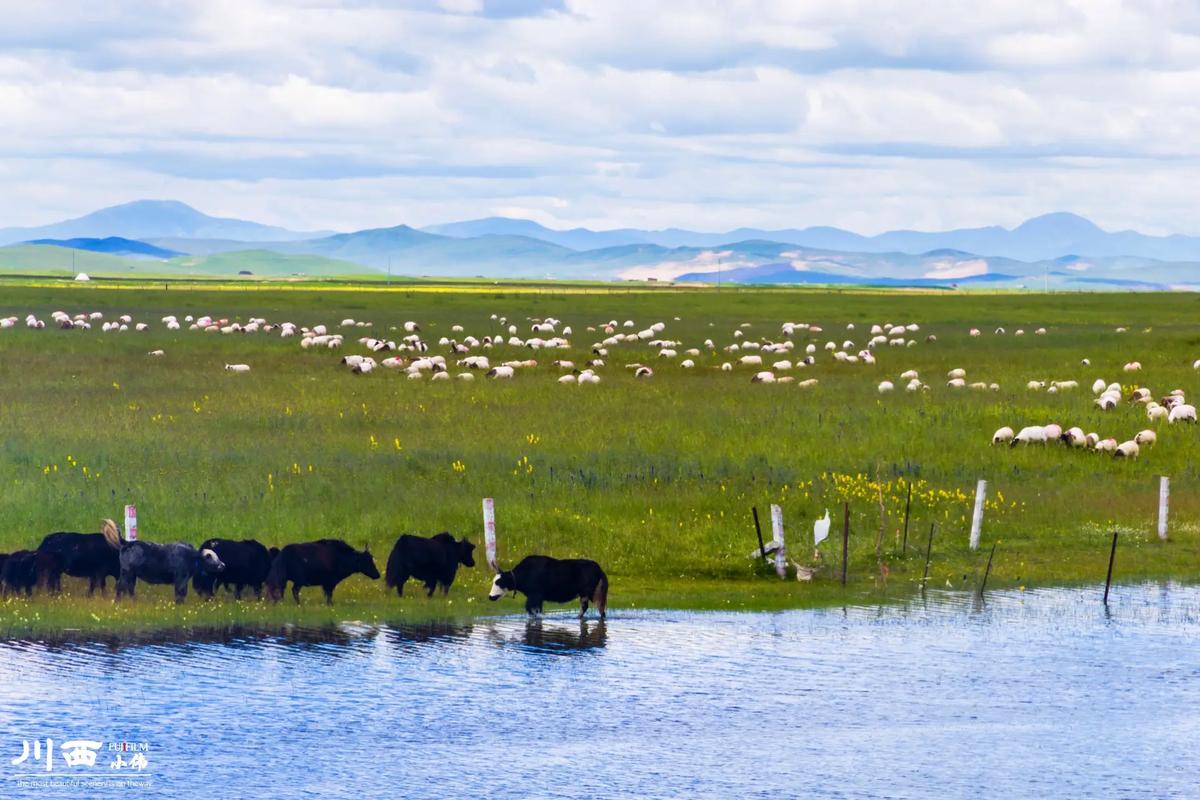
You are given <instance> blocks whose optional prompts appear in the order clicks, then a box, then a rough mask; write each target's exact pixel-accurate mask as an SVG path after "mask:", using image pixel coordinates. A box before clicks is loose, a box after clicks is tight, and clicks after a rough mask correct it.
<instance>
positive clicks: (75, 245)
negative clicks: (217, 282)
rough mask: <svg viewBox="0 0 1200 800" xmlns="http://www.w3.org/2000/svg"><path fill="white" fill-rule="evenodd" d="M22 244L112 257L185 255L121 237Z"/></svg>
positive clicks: (50, 240) (33, 241) (43, 240)
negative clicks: (62, 248) (65, 248)
mask: <svg viewBox="0 0 1200 800" xmlns="http://www.w3.org/2000/svg"><path fill="white" fill-rule="evenodd" d="M22 244H44V245H52V246H54V247H67V248H70V249H72V250H90V251H91V252H93V253H108V254H109V255H114V256H130V257H132V258H157V259H167V258H174V257H175V256H181V255H185V254H184V253H182V252H180V251H178V250H169V249H167V248H165V247H158V246H156V245H153V244H149V243H147V242H139V241H137V240H136V239H125V238H123V237H121V236H109V237H107V238H104V239H33V240H31V241H28V242H23V243H22Z"/></svg>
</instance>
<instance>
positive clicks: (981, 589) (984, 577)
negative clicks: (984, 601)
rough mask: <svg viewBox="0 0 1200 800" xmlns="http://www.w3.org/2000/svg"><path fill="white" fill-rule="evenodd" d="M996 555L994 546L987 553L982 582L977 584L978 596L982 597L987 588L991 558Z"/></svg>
mask: <svg viewBox="0 0 1200 800" xmlns="http://www.w3.org/2000/svg"><path fill="white" fill-rule="evenodd" d="M994 555H996V545H995V544H993V545H992V552H990V553H988V563H987V567H986V568H985V569H984V570H983V582H982V583H980V584H979V596H980V597H983V590H984V589H986V588H987V579H988V575H990V574H992V556H994Z"/></svg>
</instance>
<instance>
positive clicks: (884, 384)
mask: <svg viewBox="0 0 1200 800" xmlns="http://www.w3.org/2000/svg"><path fill="white" fill-rule="evenodd" d="M895 388H896V387H895V386H894V385H893V384H892V382H891V381H880V383H879V393H880V394H883V393H885V392H890V391H892V390H893V389H895Z"/></svg>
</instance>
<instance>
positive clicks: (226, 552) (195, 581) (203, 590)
mask: <svg viewBox="0 0 1200 800" xmlns="http://www.w3.org/2000/svg"><path fill="white" fill-rule="evenodd" d="M200 550H201V551H202V552H203V551H204V550H212V551H213V552H214V553H216V554H217V557H218V558H219V559H221V563H222V564H224V565H225V569H224V570H222V571H221V572H218V573H212V572H207V571H204V570H202V571H200V572H197V573H196V576H195V577H194V578H192V588H194V589H195V590H196V594H198V595H200V596H201V597H212V596H213V592H214V591H215V590H216V588H217V587H218V586H221V585H224V586H225V588H227V589H228V588H229V587H231V586H232V587H233V588H234V593H233V596H234V598H235V599H237V600H241V599H242V589H245V588H246V587H250V588H251V589H253V590H254V594H255V595H257V596H258V598H259V599H260V600H261V599H262V588H263V584H264V583H265V582H266V580H267V573H268V572H269V571H270V569H271V562H272V561H273V560H274V559H275V556H277V555H279V548H277V547H272V548H271V549H269V550H268V549H267V547H266V545H264V544H262V543H261V542H257V541H255V540H254V539H243V540H242V541H240V542H237V541H234V540H233V539H205V540H204V542H203V543H202V544H201V545H200Z"/></svg>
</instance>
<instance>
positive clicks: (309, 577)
mask: <svg viewBox="0 0 1200 800" xmlns="http://www.w3.org/2000/svg"><path fill="white" fill-rule="evenodd" d="M356 572H361V573H362V574H363V575H366V576H367V577H368V578H370V579H371V580H378V579H379V569H378V568H377V567H376V566H375V559H373V558H372V557H371V549H370V548H369V547H367V548H363V549H362V550H355V549H354V548H353V547H351V546H350V545H349V544H347V543H346V542H343V541H342V540H341V539H318V540H317V541H315V542H303V543H301V544H289V545H286V546H285V547H284V548H283V549H282V550H280V551H279V555H277V556H275V560H274V561H273V562H271V570H270V571H269V572H268V573H267V596H268V597H269V598H271V600H272V601H274V602H279V600H280V599H281V598H282V597H283V591H284V589H286V588H287V584H288V581H291V583H292V599H294V600H295V601H296V603H297V604H299V603H300V589H301V587H304V586H320V587H321V588H322V589H323V590H324V591H325V602H326V603H328V604H329V605H333V590H334V589H335V588H336V587H337V585H338V584H339V583H341V582H342V581H344V580H345V579H346V578H348V577H350V576H351V575H353V574H354V573H356Z"/></svg>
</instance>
